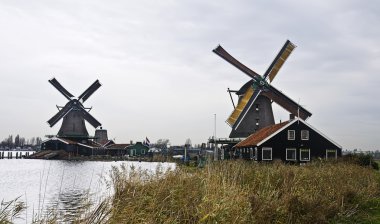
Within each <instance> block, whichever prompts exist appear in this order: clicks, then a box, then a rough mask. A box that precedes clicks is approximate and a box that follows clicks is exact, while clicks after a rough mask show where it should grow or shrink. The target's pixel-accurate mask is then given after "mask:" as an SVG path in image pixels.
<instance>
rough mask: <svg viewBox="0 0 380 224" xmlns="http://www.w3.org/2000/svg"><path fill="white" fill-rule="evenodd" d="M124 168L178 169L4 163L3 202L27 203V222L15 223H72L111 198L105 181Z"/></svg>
mask: <svg viewBox="0 0 380 224" xmlns="http://www.w3.org/2000/svg"><path fill="white" fill-rule="evenodd" d="M121 164H125V166H127V167H130V166H135V167H138V168H141V169H143V170H146V171H148V172H149V171H150V172H152V171H154V170H156V167H157V166H158V165H159V164H160V165H161V166H162V168H163V169H164V170H166V169H167V168H171V169H174V168H175V165H174V164H170V163H147V162H141V163H139V162H94V161H85V162H83V161H82V162H79V161H49V160H26V159H18V160H16V159H2V160H0V201H1V200H4V201H10V200H13V199H15V198H17V197H20V196H21V197H20V200H22V201H24V202H25V203H26V205H27V210H26V212H25V214H24V215H23V217H22V218H23V219H24V220H14V222H15V223H31V221H32V219H34V220H36V219H39V220H41V219H43V220H55V221H56V222H53V223H57V222H58V223H72V220H77V219H78V218H83V217H84V216H85V211H86V208H89V207H91V206H96V205H98V204H99V203H100V201H102V200H103V199H104V198H106V197H108V196H110V195H111V194H112V189H109V188H108V186H107V185H106V184H105V181H104V179H105V178H108V177H109V172H110V170H111V167H112V166H120V165H121ZM91 203H93V204H94V205H92V204H91ZM45 223H47V222H45Z"/></svg>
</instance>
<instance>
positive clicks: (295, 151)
mask: <svg viewBox="0 0 380 224" xmlns="http://www.w3.org/2000/svg"><path fill="white" fill-rule="evenodd" d="M288 151H294V155H295V156H296V158H294V159H289V158H288ZM286 160H287V161H297V149H296V148H286Z"/></svg>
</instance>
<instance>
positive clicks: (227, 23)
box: [0, 0, 380, 150]
mask: <svg viewBox="0 0 380 224" xmlns="http://www.w3.org/2000/svg"><path fill="white" fill-rule="evenodd" d="M0 32H1V35H0V77H1V81H0V102H1V116H0V125H1V128H0V138H5V137H7V136H8V135H9V134H13V135H16V134H20V135H21V136H25V137H27V138H29V137H32V136H45V135H46V134H56V133H57V132H58V129H59V127H60V123H57V125H56V126H54V127H53V128H50V127H49V125H48V124H47V122H46V121H47V120H48V119H50V118H51V117H52V116H53V115H54V114H55V113H56V112H57V108H56V105H61V106H63V105H64V104H66V102H67V100H66V98H64V97H63V96H62V95H61V94H60V93H59V92H58V91H57V90H56V89H55V88H54V87H53V86H51V85H50V83H48V79H50V78H52V77H55V78H57V79H58V81H60V82H61V84H62V85H63V86H64V87H65V88H66V89H68V90H69V91H70V92H71V93H72V94H74V95H75V96H79V95H80V94H81V93H82V92H83V91H84V90H85V89H86V88H87V87H88V86H89V85H90V84H92V83H93V82H94V81H95V80H96V79H99V80H100V82H101V83H102V87H101V88H99V89H98V91H96V92H95V93H94V94H93V95H92V96H91V97H90V98H89V100H87V101H86V102H85V106H89V107H90V106H92V107H93V109H92V111H91V114H92V115H93V116H94V117H95V118H96V119H98V120H99V121H100V122H101V123H102V125H103V128H105V129H107V130H108V135H109V137H110V138H115V139H116V142H118V143H123V142H129V141H130V140H133V141H141V140H143V139H145V136H147V137H148V138H149V139H150V141H151V142H155V141H156V140H157V139H160V138H168V139H170V141H171V142H172V144H184V143H185V141H186V139H187V138H190V139H191V140H192V142H193V143H202V142H206V141H207V139H208V138H209V137H210V136H212V135H213V133H214V114H216V121H217V122H216V126H217V131H216V134H217V136H218V137H228V134H229V132H230V130H231V129H230V127H229V126H228V125H227V124H226V123H225V120H226V119H227V117H228V116H229V114H230V113H231V112H232V109H233V107H232V104H231V101H230V99H229V96H228V94H227V92H226V89H227V87H230V88H231V89H238V88H240V87H241V86H242V85H243V84H244V83H245V82H247V81H248V80H249V77H247V76H246V75H244V74H243V73H242V72H240V71H239V70H237V69H236V68H235V67H233V66H231V65H230V64H228V63H227V62H225V61H224V60H222V59H221V58H219V57H218V56H217V55H215V54H214V53H212V49H213V48H215V47H216V46H217V45H218V44H221V45H222V46H223V47H224V48H225V49H226V50H228V51H229V52H230V53H231V54H232V55H233V56H234V57H236V58H237V59H238V60H240V61H241V62H242V63H244V64H245V65H247V66H248V67H250V68H251V69H252V70H254V71H256V72H258V73H259V74H262V73H264V72H265V70H266V68H267V67H268V66H269V64H270V63H271V62H272V60H273V59H274V57H275V55H276V54H277V52H278V51H279V50H280V48H281V47H282V45H283V44H284V42H285V41H286V39H290V40H291V41H292V42H293V43H294V44H296V45H297V48H296V49H295V50H294V51H293V53H292V55H291V56H290V57H289V59H288V61H287V62H286V63H285V65H284V66H283V68H282V69H281V71H280V72H279V74H278V75H277V77H276V79H275V80H274V81H273V83H272V84H273V85H274V86H275V87H276V88H278V89H279V90H281V91H283V92H284V93H285V94H286V95H288V96H289V97H291V98H292V99H294V100H295V101H298V100H299V101H300V104H302V105H303V106H304V107H305V108H307V109H308V110H309V111H310V112H312V113H313V115H312V117H311V118H309V119H308V120H307V122H308V123H310V124H311V125H312V126H314V127H315V128H317V129H318V130H320V131H321V132H322V133H324V134H326V135H327V136H329V137H330V138H331V139H333V140H334V141H336V142H337V143H339V144H340V145H342V146H343V148H344V149H354V148H360V149H363V150H364V149H368V150H375V149H380V141H379V139H378V138H379V136H380V119H379V116H380V102H379V100H378V97H379V96H380V90H379V86H380V3H379V2H378V1H376V0H373V1H362V0H360V1H359V0H358V1H350V0H344V1H343V0H342V1H327V0H326V1H321V0H315V1H264V0H261V1H259V0H256V1H235V0H231V1H204V0H188V1H187V0H185V1H174V0H168V1H166V0H162V1H153V0H152V1H145V0H143V1H100V0H91V1H90V0H88V1H85V0H83V1H74V0H65V1H51V0H46V1H19V0H0ZM235 100H236V98H235ZM274 110H275V119H276V121H277V122H278V121H279V120H280V119H281V120H286V119H288V112H286V111H284V110H283V109H281V108H280V107H278V106H277V107H276V106H275V107H274ZM87 129H88V130H89V132H90V134H92V135H93V132H94V129H93V128H92V127H90V125H89V124H87Z"/></svg>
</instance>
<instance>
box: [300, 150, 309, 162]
mask: <svg viewBox="0 0 380 224" xmlns="http://www.w3.org/2000/svg"><path fill="white" fill-rule="evenodd" d="M300 161H310V149H300Z"/></svg>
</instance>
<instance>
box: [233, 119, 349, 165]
mask: <svg viewBox="0 0 380 224" xmlns="http://www.w3.org/2000/svg"><path fill="white" fill-rule="evenodd" d="M234 150H235V155H236V156H237V157H240V158H244V159H253V160H256V161H272V160H282V161H288V162H309V161H311V160H314V159H317V158H322V159H336V158H338V157H340V156H341V155H342V147H341V146H340V145H339V144H337V143H336V142H334V141H333V140H331V139H330V138H328V137H327V136H326V135H324V134H322V133H321V132H319V131H318V130H317V129H315V128H314V127H312V126H311V125H310V124H308V123H306V122H305V121H304V120H302V119H298V118H296V119H293V120H289V121H286V122H283V123H279V124H274V125H271V126H268V127H265V128H263V129H260V130H259V131H257V132H255V133H254V134H252V135H250V136H248V137H247V138H246V139H244V140H243V141H241V142H239V143H238V144H236V145H235V146H234Z"/></svg>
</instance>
